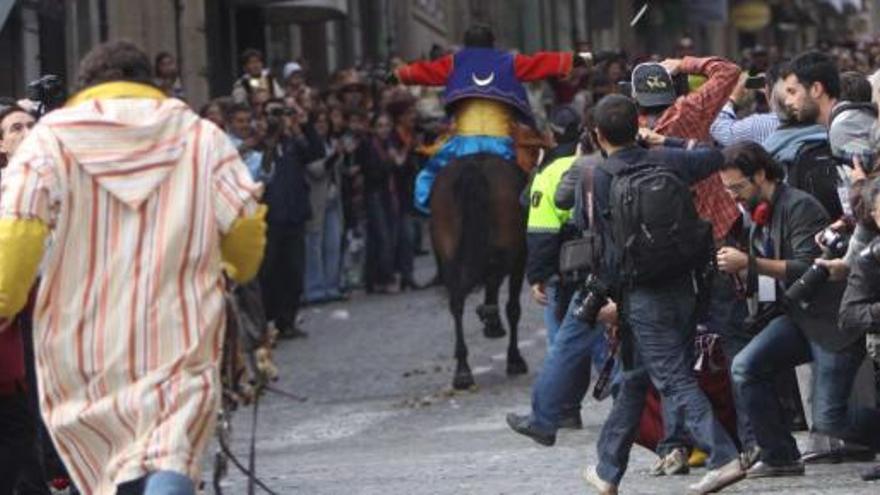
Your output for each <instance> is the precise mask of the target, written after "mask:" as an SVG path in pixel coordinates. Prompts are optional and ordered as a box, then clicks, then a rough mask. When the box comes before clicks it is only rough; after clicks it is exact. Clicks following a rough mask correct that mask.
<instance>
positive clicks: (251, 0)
mask: <svg viewBox="0 0 880 495" xmlns="http://www.w3.org/2000/svg"><path fill="white" fill-rule="evenodd" d="M236 4H238V5H251V6H255V7H263V8H265V9H266V20H267V21H268V22H270V23H295V24H306V23H312V22H326V21H331V20H334V19H343V18H345V16H346V15H348V2H346V0H236Z"/></svg>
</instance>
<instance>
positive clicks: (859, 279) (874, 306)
mask: <svg viewBox="0 0 880 495" xmlns="http://www.w3.org/2000/svg"><path fill="white" fill-rule="evenodd" d="M849 268H850V272H849V279H848V280H847V284H846V290H845V291H844V293H843V299H842V300H841V302H840V314H839V319H838V325H839V326H840V330H841V332H843V333H844V334H847V335H854V336H859V335H864V334H865V333H868V332H871V333H877V332H878V331H880V263H878V262H877V261H876V260H873V259H869V258H868V257H867V256H865V255H859V256H855V257H854V259H853V260H852V262H851V263H850V267H849Z"/></svg>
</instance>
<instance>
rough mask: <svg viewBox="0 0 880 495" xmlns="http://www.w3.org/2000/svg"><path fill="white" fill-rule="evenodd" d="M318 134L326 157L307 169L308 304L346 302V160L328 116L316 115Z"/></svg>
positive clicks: (306, 293)
mask: <svg viewBox="0 0 880 495" xmlns="http://www.w3.org/2000/svg"><path fill="white" fill-rule="evenodd" d="M311 121H312V125H313V126H314V128H315V131H316V132H317V133H318V135H319V136H320V137H321V140H322V141H323V143H324V149H325V155H324V158H322V159H320V160H315V161H313V162H311V163H309V164H308V165H307V166H306V179H307V180H308V183H309V200H310V202H311V206H312V218H311V220H309V222H308V223H307V224H306V283H305V299H306V302H308V303H319V302H327V301H336V300H339V299H341V298H342V293H341V291H340V278H339V270H340V268H341V260H340V256H341V249H342V193H341V183H342V159H343V150H342V144H341V143H340V141H339V139H338V138H336V137H334V136H333V135H332V133H331V128H330V119H329V117H328V115H327V112H317V113H313V114H312V117H311Z"/></svg>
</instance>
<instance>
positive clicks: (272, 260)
mask: <svg viewBox="0 0 880 495" xmlns="http://www.w3.org/2000/svg"><path fill="white" fill-rule="evenodd" d="M305 267H306V231H305V225H298V226H295V227H289V226H278V225H269V229H268V232H267V235H266V255H265V257H264V258H263V266H262V267H261V269H260V285H261V288H262V290H263V305H264V306H265V308H266V319H267V320H274V321H275V326H276V327H277V328H278V329H279V330H282V331H284V330H287V329H290V328H292V327H293V326H294V325H295V324H296V315H297V313H298V312H299V302H300V297H301V296H302V292H303V278H304V276H305Z"/></svg>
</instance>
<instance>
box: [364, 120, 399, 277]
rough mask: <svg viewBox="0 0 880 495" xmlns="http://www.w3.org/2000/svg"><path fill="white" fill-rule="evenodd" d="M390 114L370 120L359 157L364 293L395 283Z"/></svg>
mask: <svg viewBox="0 0 880 495" xmlns="http://www.w3.org/2000/svg"><path fill="white" fill-rule="evenodd" d="M391 130H392V129H391V117H390V116H389V115H388V114H387V113H382V114H379V115H378V116H377V117H376V118H375V119H374V120H373V136H372V139H370V140H369V146H368V147H367V148H366V150H367V153H368V155H367V156H366V157H364V158H365V159H362V160H360V163H362V166H363V167H364V169H363V173H364V199H365V200H366V207H367V264H366V288H367V292H377V293H389V292H392V291H393V290H394V289H393V287H392V286H393V283H394V231H395V227H394V218H393V210H392V208H393V204H392V203H393V198H394V195H393V194H392V190H391V188H392V185H393V182H392V180H391V171H392V169H393V167H394V158H393V156H392V153H391V149H392V143H391Z"/></svg>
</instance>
